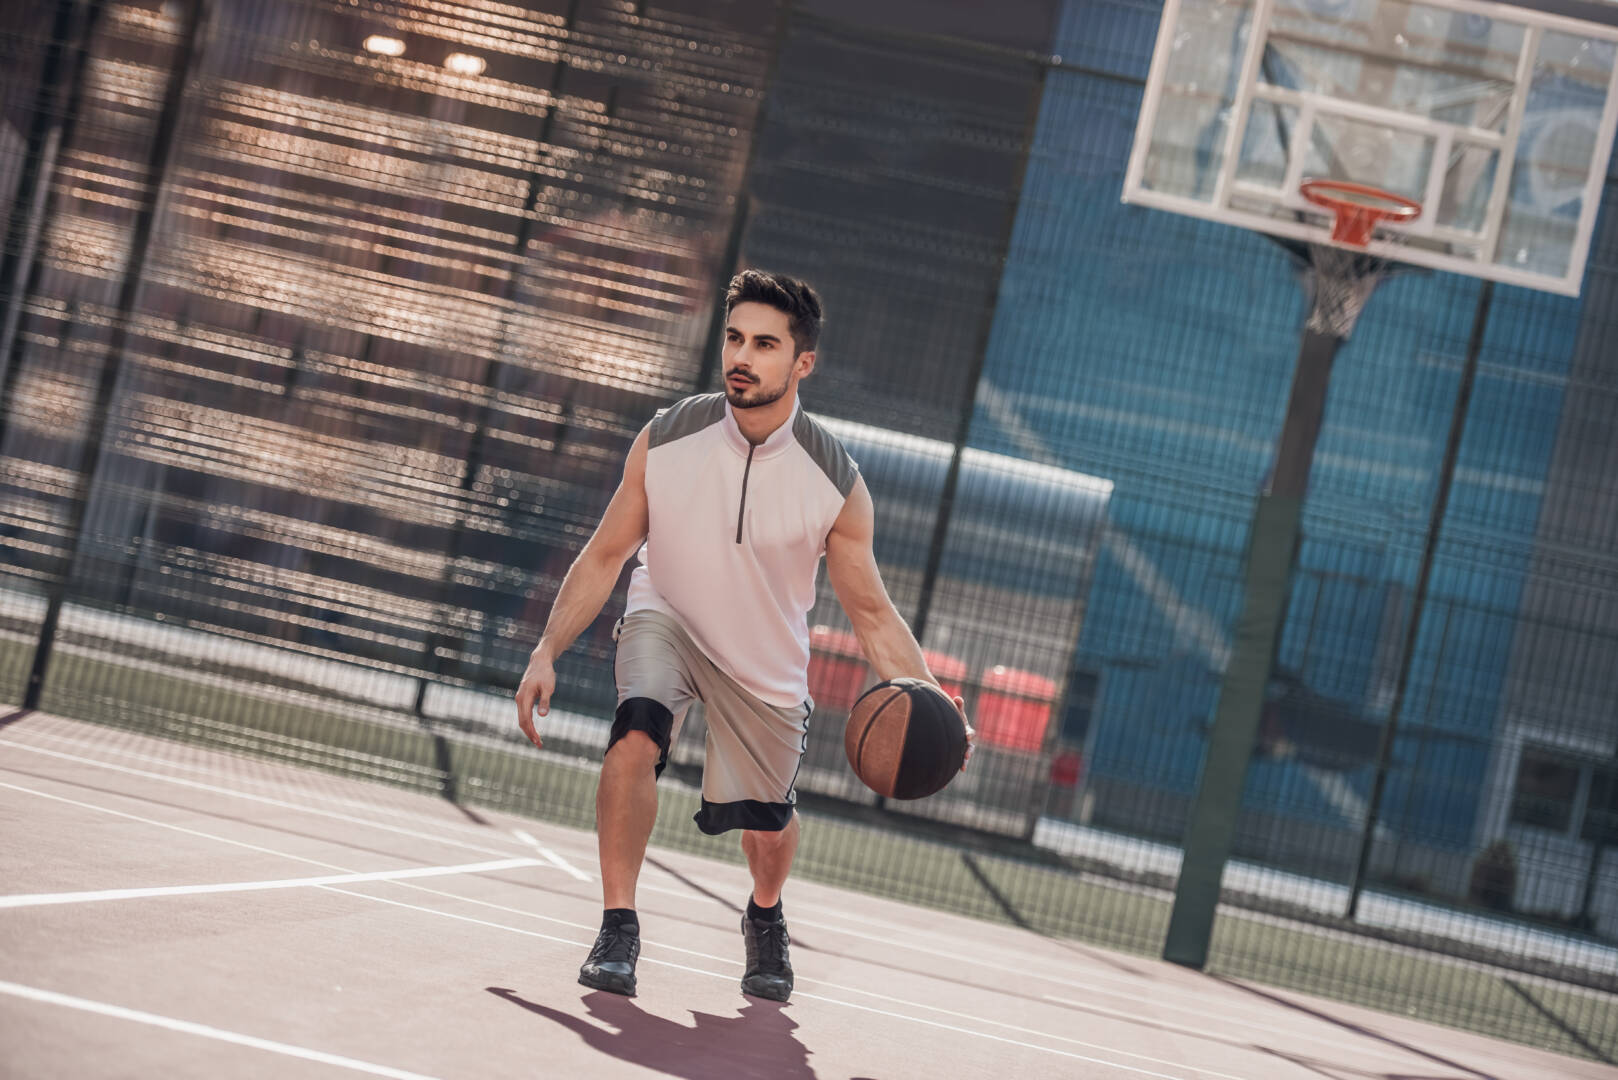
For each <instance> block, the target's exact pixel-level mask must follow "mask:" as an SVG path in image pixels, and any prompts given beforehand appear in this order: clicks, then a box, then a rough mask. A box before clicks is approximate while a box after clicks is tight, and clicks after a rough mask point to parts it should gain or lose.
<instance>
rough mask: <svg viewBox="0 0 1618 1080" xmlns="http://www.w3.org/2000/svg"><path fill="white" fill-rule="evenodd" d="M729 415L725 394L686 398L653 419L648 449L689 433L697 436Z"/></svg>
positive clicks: (681, 437)
mask: <svg viewBox="0 0 1618 1080" xmlns="http://www.w3.org/2000/svg"><path fill="white" fill-rule="evenodd" d="M724 418H725V395H724V394H698V395H697V396H696V397H688V398H682V399H680V400H679V401H676V402H675V403H674V404H673V405H670V406H669V407H668V408H666V409H659V410H658V411H657V415H656V416H654V417H653V418H652V433H651V436H650V438H649V441H648V449H654V450H655V449H656V448H657V447H659V446H663V445H665V444H667V443H671V442H673V441H674V440H676V439H683V438H685V437H686V436H687V435H695V434H696V433H697V432H699V431H701V430H702V429H703V428H706V427H711V426H713V425H714V424H717V423H719V422H720V421H721V420H723V419H724Z"/></svg>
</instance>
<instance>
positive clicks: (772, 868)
mask: <svg viewBox="0 0 1618 1080" xmlns="http://www.w3.org/2000/svg"><path fill="white" fill-rule="evenodd" d="M797 850H798V815H797V813H796V812H794V813H793V815H792V820H791V821H790V822H788V823H787V827H786V828H784V829H782V830H781V831H780V832H759V831H755V830H751V829H749V830H747V831H745V832H743V833H742V852H743V853H744V854H745V855H746V856H747V868H748V869H749V870H751V871H752V873H753V898H752V900H751V901H749V903H748V905H747V914H746V915H745V916H743V917H742V941H743V943H744V944H745V945H746V947H747V968H746V974H744V975H743V976H742V992H743V993H745V994H752V995H753V996H755V997H762V998H769V999H771V1000H772V1001H786V1000H787V999H788V998H789V997H791V996H792V960H791V957H790V956H788V954H787V925H786V920H785V919H783V918H782V916H781V908H780V903H781V887H782V886H783V885H785V884H786V880H787V874H788V873H789V872H790V871H791V870H792V856H793V855H794V854H796V853H797Z"/></svg>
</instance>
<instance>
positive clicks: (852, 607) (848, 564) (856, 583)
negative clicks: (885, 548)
mask: <svg viewBox="0 0 1618 1080" xmlns="http://www.w3.org/2000/svg"><path fill="white" fill-rule="evenodd" d="M875 519H876V512H875V508H874V507H873V506H872V504H871V493H870V492H869V491H868V490H867V489H866V487H865V480H864V479H863V478H861V479H860V480H858V481H857V482H856V483H855V485H854V490H853V491H851V492H849V495H848V499H847V500H846V501H845V502H844V504H843V510H842V513H840V514H838V515H837V521H836V523H835V524H834V525H832V529H831V533H830V534H829V535H828V536H827V537H826V575H827V577H828V578H830V580H831V587H832V591H833V592H835V593H836V594H837V599H838V601H839V602H841V604H842V605H843V610H845V611H847V612H848V613H849V615H850V616H852V615H854V614H855V613H856V610H862V609H873V608H880V607H882V606H884V605H885V604H886V603H887V600H888V593H887V589H886V588H884V587H883V585H882V576H881V574H880V573H879V572H878V571H877V566H876V555H875V553H874V551H873V550H872V546H871V545H872V540H873V538H874V533H875Z"/></svg>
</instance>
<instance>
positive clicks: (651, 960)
mask: <svg viewBox="0 0 1618 1080" xmlns="http://www.w3.org/2000/svg"><path fill="white" fill-rule="evenodd" d="M322 887H323V888H325V889H326V891H328V892H334V893H342V894H343V895H344V896H357V897H359V898H361V899H363V900H374V901H376V902H377V903H380V904H389V905H391V906H393V907H401V908H406V909H408V910H410V911H420V912H423V913H424V914H427V915H438V916H441V917H443V918H446V919H454V920H456V921H457V922H467V923H472V924H473V925H475V926H487V927H490V928H492V929H495V930H505V931H507V932H508V933H513V934H522V935H523V936H525V937H536V938H540V939H541V940H544V941H554V942H559V943H561V944H563V945H573V946H577V947H578V948H584V947H585V946H586V945H587V944H588V943H587V942H581V941H570V940H568V939H566V938H559V937H556V936H554V935H551V934H542V933H540V932H539V931H537V930H524V929H522V928H521V927H518V926H507V925H505V924H504V923H496V922H489V921H488V920H486V919H474V918H472V917H471V916H469V915H457V914H455V913H454V912H451V911H441V910H439V909H438V908H428V907H421V906H419V905H417V904H407V903H405V902H403V901H402V900H387V899H384V898H383V897H380V896H370V895H368V894H366V893H357V892H349V891H348V890H347V889H339V888H336V887H334V886H322ZM681 951H689V950H681ZM640 959H641V963H644V964H656V965H657V966H659V967H667V968H674V969H675V970H677V971H686V972H690V973H691V974H693V975H706V976H708V977H709V978H715V979H724V980H725V981H726V982H731V981H733V980H734V979H735V978H736V976H735V975H734V974H726V973H721V972H717V971H707V970H705V969H703V968H695V967H691V966H690V965H688V964H676V963H674V962H673V961H672V960H659V959H657V958H656V957H651V956H645V955H642V956H641V958H640ZM714 959H717V957H716V958H714ZM793 996H794V997H795V998H808V999H809V1000H811V1001H824V1002H826V1003H827V1004H828V1005H839V1006H842V1007H843V1008H845V1009H855V1010H857V1011H859V1012H868V1013H875V1014H876V1015H878V1016H886V1017H890V1018H892V1019H894V1020H907V1021H909V1022H910V1023H912V1024H922V1025H924V1026H926V1027H932V1028H940V1029H942V1030H944V1031H954V1032H957V1033H959V1034H962V1035H970V1036H972V1037H974V1038H978V1039H988V1040H990V1041H992V1042H998V1043H1007V1044H1009V1045H1011V1046H1021V1047H1024V1048H1026V1049H1029V1050H1038V1051H1040V1052H1042V1053H1046V1054H1055V1055H1057V1056H1058V1057H1066V1058H1073V1059H1075V1060H1077V1061H1087V1062H1089V1063H1091V1064H1092V1065H1103V1066H1106V1067H1107V1068H1110V1069H1121V1070H1123V1071H1124V1072H1131V1073H1136V1074H1138V1075H1141V1076H1152V1077H1157V1078H1158V1080H1184V1078H1183V1077H1178V1076H1171V1075H1169V1074H1168V1073H1160V1072H1153V1071H1152V1070H1150V1069H1141V1068H1137V1067H1135V1066H1133V1065H1124V1064H1122V1063H1120V1062H1116V1061H1107V1060H1106V1059H1104V1058H1093V1057H1089V1056H1087V1055H1085V1054H1075V1053H1073V1052H1072V1051H1070V1050H1058V1049H1056V1048H1055V1047H1052V1046H1040V1045H1039V1044H1038V1043H1030V1042H1023V1041H1021V1040H1020V1039H1010V1038H1006V1037H1005V1036H1003V1035H991V1034H990V1033H988V1032H987V1031H973V1030H972V1029H971V1028H963V1027H956V1026H955V1025H954V1024H945V1023H941V1022H940V1021H937V1020H928V1019H925V1018H924V1017H920V1016H906V1015H905V1014H903V1013H895V1012H889V1011H887V1010H886V1009H877V1008H873V1007H871V1006H869V1005H857V1004H855V1003H854V1002H852V1001H843V1000H840V999H838V998H832V997H825V996H823V995H820V994H810V993H806V992H804V991H796V992H795V993H794V994H793ZM877 996H881V995H877ZM888 1000H891V1001H898V999H897V998H890V999H888ZM900 1004H904V1005H913V1004H915V1003H914V1002H908V1001H905V1002H900ZM919 1007H920V1008H930V1006H926V1005H922V1006H919ZM972 1019H975V1020H981V1019H982V1018H981V1017H972ZM983 1022H985V1023H995V1021H992V1020H989V1021H983ZM999 1026H1002V1027H1008V1026H1010V1025H999ZM1031 1034H1035V1035H1038V1036H1039V1037H1040V1038H1045V1039H1061V1040H1062V1041H1063V1042H1078V1040H1076V1039H1067V1038H1064V1037H1063V1036H1060V1035H1049V1034H1047V1033H1045V1032H1042V1031H1040V1032H1031ZM1083 1045H1090V1044H1083ZM1098 1049H1103V1050H1109V1051H1111V1052H1112V1053H1115V1054H1122V1055H1123V1056H1125V1057H1133V1058H1140V1059H1142V1060H1143V1061H1151V1062H1154V1063H1156V1064H1160V1065H1168V1066H1170V1067H1173V1068H1179V1069H1189V1070H1190V1071H1191V1072H1194V1073H1199V1074H1201V1075H1203V1076H1218V1077H1226V1078H1227V1080H1248V1078H1246V1077H1232V1076H1230V1075H1229V1074H1228V1073H1219V1072H1212V1071H1211V1070H1208V1069H1203V1068H1199V1067H1198V1066H1195V1065H1187V1064H1185V1063H1183V1062H1179V1061H1162V1060H1160V1059H1158V1058H1152V1057H1147V1056H1146V1055H1145V1054H1134V1053H1130V1052H1129V1051H1128V1050H1119V1049H1116V1048H1114V1047H1098Z"/></svg>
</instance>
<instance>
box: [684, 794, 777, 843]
mask: <svg viewBox="0 0 1618 1080" xmlns="http://www.w3.org/2000/svg"><path fill="white" fill-rule="evenodd" d="M691 820H692V821H695V822H696V823H697V828H699V829H701V830H702V831H703V832H705V833H707V834H708V835H709V836H718V835H719V834H720V833H723V832H729V831H730V830H732V829H753V830H755V831H757V832H780V831H781V830H782V829H784V828H786V827H787V826H788V825H790V824H792V804H791V803H789V802H780V803H775V802H759V801H758V800H757V799H740V800H738V801H736V802H721V803H712V802H709V801H708V800H707V799H703V800H702V809H701V810H698V811H697V812H696V813H695V814H694V815H692V817H691Z"/></svg>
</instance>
